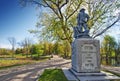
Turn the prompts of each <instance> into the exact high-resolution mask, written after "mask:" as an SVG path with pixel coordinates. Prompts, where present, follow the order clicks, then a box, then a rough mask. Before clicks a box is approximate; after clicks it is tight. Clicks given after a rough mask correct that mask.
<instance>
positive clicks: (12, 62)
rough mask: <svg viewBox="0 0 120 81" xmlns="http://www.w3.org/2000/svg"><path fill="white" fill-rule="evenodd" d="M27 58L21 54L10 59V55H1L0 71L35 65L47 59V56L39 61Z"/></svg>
mask: <svg viewBox="0 0 120 81" xmlns="http://www.w3.org/2000/svg"><path fill="white" fill-rule="evenodd" d="M29 57H30V56H29ZM29 57H26V56H25V55H22V54H17V55H14V57H11V56H10V55H4V56H3V55H2V56H0V69H5V68H10V67H13V66H20V65H25V64H30V63H37V62H41V61H45V60H46V59H48V56H44V57H41V58H40V59H39V60H38V59H37V60H36V59H32V58H29ZM49 58H50V57H49Z"/></svg>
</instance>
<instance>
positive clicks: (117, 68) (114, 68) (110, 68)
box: [101, 65, 120, 74]
mask: <svg viewBox="0 0 120 81" xmlns="http://www.w3.org/2000/svg"><path fill="white" fill-rule="evenodd" d="M101 68H102V69H103V70H109V71H111V72H114V73H118V74H120V67H112V66H104V65H102V66H101Z"/></svg>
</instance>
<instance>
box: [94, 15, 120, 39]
mask: <svg viewBox="0 0 120 81" xmlns="http://www.w3.org/2000/svg"><path fill="white" fill-rule="evenodd" d="M119 20H120V15H119V16H118V18H117V19H116V21H115V22H114V23H112V24H111V25H110V26H108V27H107V28H105V29H104V30H103V31H101V32H100V33H98V34H97V35H95V36H94V37H93V38H95V37H97V36H100V35H102V34H103V33H104V32H106V31H107V30H108V29H109V28H111V27H112V26H113V25H114V24H116V23H117V22H118V21H119Z"/></svg>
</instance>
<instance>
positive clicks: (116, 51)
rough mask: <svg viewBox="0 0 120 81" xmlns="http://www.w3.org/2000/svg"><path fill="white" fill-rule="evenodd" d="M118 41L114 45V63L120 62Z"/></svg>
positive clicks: (119, 42)
mask: <svg viewBox="0 0 120 81" xmlns="http://www.w3.org/2000/svg"><path fill="white" fill-rule="evenodd" d="M119 59H120V41H118V42H117V44H116V47H115V65H119V64H120V60H119Z"/></svg>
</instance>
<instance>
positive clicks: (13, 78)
mask: <svg viewBox="0 0 120 81" xmlns="http://www.w3.org/2000/svg"><path fill="white" fill-rule="evenodd" d="M61 67H62V68H63V67H70V60H64V59H62V58H59V57H54V58H53V59H51V60H47V61H46V62H41V63H37V64H32V65H25V66H22V67H21V66H19V67H14V68H10V69H7V70H1V71H0V81H35V80H36V79H37V77H38V76H39V75H40V74H41V73H42V72H43V70H44V69H46V68H61Z"/></svg>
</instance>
